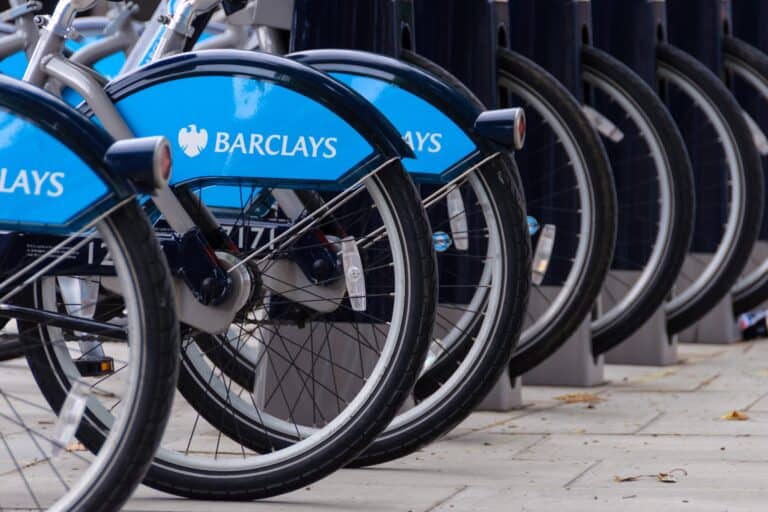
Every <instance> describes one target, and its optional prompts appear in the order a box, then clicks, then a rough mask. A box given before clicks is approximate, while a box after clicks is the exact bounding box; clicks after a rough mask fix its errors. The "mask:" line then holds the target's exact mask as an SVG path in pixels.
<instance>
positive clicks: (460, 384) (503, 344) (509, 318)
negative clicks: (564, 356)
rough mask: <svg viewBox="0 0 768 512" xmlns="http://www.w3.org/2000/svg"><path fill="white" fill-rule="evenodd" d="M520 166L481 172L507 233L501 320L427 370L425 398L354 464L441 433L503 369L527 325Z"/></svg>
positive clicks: (419, 391)
mask: <svg viewBox="0 0 768 512" xmlns="http://www.w3.org/2000/svg"><path fill="white" fill-rule="evenodd" d="M516 172H517V171H516V168H515V167H514V161H513V160H512V159H511V158H508V159H507V158H505V159H499V160H496V161H494V162H493V163H491V164H489V165H487V166H485V167H484V168H482V169H480V170H478V171H477V172H476V175H477V181H479V182H481V183H482V187H483V189H484V191H485V193H486V195H487V197H488V201H489V203H491V204H492V205H493V208H494V209H495V210H496V212H497V213H496V215H495V218H496V220H497V222H498V223H499V227H500V231H501V232H502V233H504V236H503V237H502V240H503V245H504V247H499V248H498V250H499V253H500V255H501V256H500V259H501V260H502V262H503V263H502V264H501V265H500V268H501V271H500V272H499V273H498V274H494V276H493V279H494V280H500V282H501V286H502V287H503V288H502V290H503V295H502V296H506V297H508V300H504V301H503V303H502V305H500V307H499V308H498V311H497V312H495V313H494V315H493V316H495V317H496V321H495V322H494V323H493V325H492V327H491V329H490V331H489V332H488V334H487V335H483V336H482V337H479V338H478V339H476V340H474V343H462V344H461V345H462V347H460V348H459V350H457V351H455V352H454V353H453V354H452V357H448V358H444V359H443V361H442V362H441V364H440V365H438V367H437V368H432V369H431V370H430V371H428V372H426V373H425V374H424V375H422V377H421V378H420V379H419V382H418V384H417V386H416V390H415V393H414V394H415V395H416V398H417V400H420V402H419V403H418V404H417V405H416V408H415V409H412V410H409V411H405V412H404V413H403V414H402V416H399V417H398V418H396V419H395V421H394V422H393V424H392V425H390V426H389V427H388V428H387V430H385V431H384V432H383V433H382V434H381V435H380V436H379V437H377V438H376V440H375V441H374V442H373V443H372V444H371V445H370V446H369V447H368V448H367V449H366V450H365V451H364V452H363V454H362V455H360V456H359V457H358V458H357V459H355V461H354V462H353V463H352V465H353V466H356V467H360V466H369V465H373V464H381V463H384V462H387V461H391V460H394V459H397V458H399V457H403V456H405V455H408V454H410V453H413V452H414V451H416V450H418V449H419V448H421V447H423V446H425V445H426V444H428V443H430V442H432V441H434V440H436V439H438V438H440V437H442V436H443V435H444V434H446V433H447V432H449V431H450V430H451V429H453V427H455V426H456V425H457V424H458V423H460V422H461V421H462V420H464V419H465V418H466V417H467V416H469V415H470V414H471V413H472V412H473V411H474V410H475V408H476V407H477V406H478V405H479V404H480V402H481V401H482V400H483V399H484V398H485V396H486V395H487V394H488V392H489V391H490V390H491V388H492V387H493V386H494V384H495V383H496V382H497V381H498V379H499V377H500V376H501V375H502V373H504V370H505V369H506V367H507V364H508V362H509V358H510V356H511V355H512V351H513V350H514V347H515V342H516V340H517V338H518V336H519V333H520V329H521V327H522V320H523V318H524V313H525V307H526V304H527V296H528V291H529V283H530V237H529V236H528V232H527V221H526V215H525V211H524V204H525V203H524V199H523V198H522V194H521V192H520V190H519V189H518V188H517V186H516V184H515V182H516V180H515V179H514V178H513V176H514V173H516ZM439 261H440V258H439V257H438V264H439ZM468 352H470V353H471V354H472V355H471V357H469V356H467V353H468ZM465 356H467V357H465Z"/></svg>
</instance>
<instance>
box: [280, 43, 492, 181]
mask: <svg viewBox="0 0 768 512" xmlns="http://www.w3.org/2000/svg"><path fill="white" fill-rule="evenodd" d="M290 57H291V58H293V59H296V60H298V61H299V62H302V63H304V64H309V65H310V66H313V67H315V68H316V69H318V70H321V71H323V72H325V73H328V74H330V75H331V76H333V77H334V78H336V79H337V80H339V81H341V82H343V83H344V84H346V85H347V86H349V87H350V88H352V89H353V90H355V91H356V92H357V93H358V94H360V95H362V96H363V97H365V98H366V99H367V100H368V101H370V102H371V103H372V104H373V105H374V106H375V107H376V108H377V109H379V110H380V111H381V113H382V114H384V116H385V117H386V118H387V119H388V120H389V121H390V122H391V123H392V124H393V125H395V127H396V128H397V129H398V131H399V132H400V134H401V136H402V137H403V139H404V140H405V142H406V143H407V144H408V145H409V146H410V147H411V148H412V149H413V151H414V153H415V154H416V156H417V158H416V159H415V160H404V161H403V162H404V165H405V167H406V169H407V170H408V171H409V172H410V173H411V174H412V175H413V177H414V179H415V180H416V181H422V182H438V183H439V182H446V181H448V180H450V179H451V178H452V177H453V176H455V175H456V174H457V173H459V172H462V171H463V170H465V169H467V168H468V167H469V166H471V165H473V164H475V163H477V162H478V161H479V160H480V159H481V158H482V156H483V155H485V154H488V153H490V152H495V151H497V149H496V148H494V147H492V146H491V145H489V143H488V141H485V140H483V139H482V138H480V137H479V136H477V135H476V134H475V132H474V123H475V120H476V119H477V116H478V115H480V113H481V110H479V109H478V106H477V105H476V104H475V103H473V102H470V101H469V100H468V99H467V98H466V97H465V96H463V95H462V93H461V92H459V91H456V90H454V89H453V88H451V87H450V86H449V85H447V84H445V83H443V82H441V81H440V80H438V79H437V78H436V77H435V76H433V75H431V74H430V73H428V72H426V71H424V70H422V69H420V68H418V67H415V66H412V65H410V64H407V63H405V62H403V61H399V60H397V59H393V58H390V57H385V56H382V55H377V54H372V53H368V52H361V51H355V50H311V51H304V52H300V53H295V54H292V55H290Z"/></svg>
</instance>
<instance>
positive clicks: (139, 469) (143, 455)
mask: <svg viewBox="0 0 768 512" xmlns="http://www.w3.org/2000/svg"><path fill="white" fill-rule="evenodd" d="M102 226H103V228H102V230H103V232H104V233H108V236H109V238H112V239H113V241H114V244H115V247H119V248H120V251H121V253H122V255H123V259H124V263H122V265H125V267H126V268H127V272H126V275H130V276H131V280H132V284H133V287H134V290H135V291H134V293H135V295H136V296H137V298H138V301H139V302H137V304H139V305H140V307H138V308H137V311H136V314H138V315H139V318H140V320H139V322H137V323H136V324H135V325H134V326H132V327H133V328H135V329H137V330H140V332H132V333H131V334H132V335H133V336H134V337H135V339H136V340H142V341H140V342H139V343H140V344H141V345H142V347H145V348H143V352H144V353H143V357H139V358H134V359H133V362H134V364H135V367H133V368H132V369H131V372H133V374H134V375H136V376H137V377H138V378H139V379H140V382H139V383H138V388H137V395H136V398H135V399H134V400H133V405H132V407H131V409H130V411H124V415H125V419H124V420H123V419H122V418H121V421H120V422H118V425H120V424H122V426H121V427H119V430H116V431H114V432H111V431H110V426H109V425H108V424H107V423H105V422H103V421H102V418H101V417H99V416H98V414H97V413H92V412H90V411H86V413H85V416H84V417H83V421H82V422H81V423H80V427H79V429H78V432H77V438H78V440H80V441H81V442H82V443H83V444H84V445H85V446H86V447H87V448H88V449H89V450H91V451H92V452H94V453H96V452H98V451H99V450H101V449H102V446H105V442H106V443H107V444H106V446H108V449H105V452H106V451H108V452H109V455H110V461H109V462H108V463H107V464H106V465H103V466H102V467H101V469H102V470H101V471H100V472H96V473H94V472H91V477H92V479H91V480H90V481H89V482H88V488H87V489H84V490H83V491H82V492H81V493H80V494H79V495H76V496H73V497H72V499H71V500H70V501H69V502H68V503H66V505H63V504H62V506H64V507H65V509H67V510H104V511H112V510H118V509H119V508H121V507H122V505H123V504H124V503H125V501H127V500H128V498H129V497H130V495H131V494H132V493H133V491H134V489H135V488H136V486H137V485H138V484H139V483H140V480H141V476H142V475H144V474H145V473H146V472H147V470H148V469H149V466H150V464H151V462H152V458H153V456H154V453H155V450H156V449H157V447H158V446H159V444H160V440H161V438H162V436H163V432H164V431H165V427H166V424H167V421H168V418H169V415H170V412H171V404H172V402H173V394H174V391H175V389H176V379H177V376H178V368H179V367H178V359H179V358H178V354H179V341H178V340H179V331H178V322H177V320H176V312H175V307H174V305H173V302H172V297H173V294H172V292H171V281H170V278H169V275H170V271H169V270H168V265H167V263H166V261H165V257H164V256H163V254H162V253H161V251H160V246H159V244H158V243H157V240H156V239H155V237H154V234H153V232H152V230H151V228H150V224H149V220H148V219H147V217H146V215H145V214H144V213H143V212H142V211H141V209H140V207H139V206H138V204H137V203H135V202H131V203H128V204H126V205H124V206H122V207H121V208H119V209H118V210H116V211H115V212H113V213H112V214H110V215H109V217H107V218H106V219H104V221H102ZM106 236H107V235H105V237H106ZM113 258H115V256H114V255H113ZM158 291H160V292H161V293H158ZM40 293H41V292H40V289H39V288H38V287H34V289H32V288H31V289H29V290H28V292H27V293H26V298H27V300H29V301H30V302H29V304H32V305H33V304H35V303H36V302H35V301H37V300H39V298H38V297H39V296H40ZM37 329H39V327H36V325H32V324H25V323H22V322H20V324H19V331H20V332H30V331H32V330H37ZM46 331H47V330H46ZM41 336H48V334H44V333H41ZM30 341H31V343H33V346H32V347H30V350H28V351H27V353H26V355H27V361H28V363H29V366H30V369H31V371H32V374H33V376H34V379H35V381H36V382H37V384H38V386H39V387H40V390H41V391H42V393H43V395H44V396H45V398H46V400H47V401H48V403H49V404H50V406H51V408H52V409H53V410H54V411H59V410H60V409H61V407H62V405H63V403H64V400H65V399H66V397H67V393H68V390H69V386H70V385H71V384H70V382H69V381H68V380H67V379H64V380H62V379H61V378H60V377H61V375H62V374H64V373H66V372H68V371H70V372H71V371H72V370H71V369H66V368H64V367H62V366H60V364H61V361H62V360H61V359H59V357H58V356H53V355H52V353H53V352H54V349H53V348H52V345H53V344H52V343H39V342H37V343H35V340H30ZM69 375H71V373H70V374H69ZM133 475H136V476H137V477H136V478H133V477H132V476H133Z"/></svg>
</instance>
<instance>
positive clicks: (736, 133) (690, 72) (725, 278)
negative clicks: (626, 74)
mask: <svg viewBox="0 0 768 512" xmlns="http://www.w3.org/2000/svg"><path fill="white" fill-rule="evenodd" d="M657 76H658V77H659V79H660V80H663V81H664V82H666V83H668V84H674V85H676V86H677V87H678V88H681V90H682V92H683V94H684V95H686V96H687V97H688V98H691V99H692V100H693V101H695V102H696V105H698V106H700V107H701V108H703V109H706V110H704V112H705V115H706V116H707V118H708V120H709V121H710V123H711V124H712V126H713V127H714V128H715V130H717V135H718V139H719V141H720V142H721V144H724V146H723V147H724V153H725V155H726V157H727V158H729V159H730V160H731V165H730V166H729V171H728V172H729V175H728V177H729V183H730V190H731V191H732V193H733V194H735V195H734V198H735V200H733V201H732V202H733V203H734V204H733V205H732V207H731V209H732V211H731V212H729V214H728V215H729V220H728V222H727V224H726V231H725V234H724V239H722V240H721V241H720V242H719V246H718V248H717V252H716V253H715V256H714V257H713V258H712V260H711V261H710V262H709V263H708V265H707V266H706V268H705V269H704V271H703V272H702V273H701V274H700V275H699V277H697V278H696V279H694V280H693V281H692V282H693V283H694V284H693V285H692V286H689V287H687V288H686V289H685V290H684V291H683V292H682V293H680V294H679V295H677V296H675V297H673V298H671V299H670V301H668V302H667V305H666V311H667V329H668V331H669V332H670V333H671V334H674V333H677V332H680V331H681V330H683V329H685V328H687V327H689V326H691V325H693V324H694V323H695V322H696V321H697V320H699V319H701V318H702V317H703V316H704V315H706V314H707V312H708V311H710V310H711V309H712V308H713V307H715V305H717V303H718V302H719V301H720V300H722V299H723V298H724V297H725V296H726V295H727V294H728V293H729V291H730V289H731V288H732V286H733V285H734V284H735V282H736V280H737V279H738V277H739V274H740V273H741V271H742V269H743V268H744V266H745V265H746V263H747V261H748V259H749V255H750V253H751V251H752V247H753V246H754V243H755V241H756V240H757V237H758V230H759V227H760V223H761V222H762V214H763V175H762V166H761V163H760V157H759V155H758V153H757V149H756V148H755V145H754V142H753V140H752V136H751V133H750V131H749V127H748V125H747V123H746V121H745V120H744V118H743V117H742V113H741V108H740V107H739V105H738V103H736V99H735V98H734V97H733V95H732V94H731V93H730V91H728V89H727V88H726V87H725V85H724V84H723V82H722V81H720V79H719V78H718V77H717V76H716V75H715V74H714V73H712V72H711V71H710V70H709V69H708V68H706V67H705V66H704V65H703V64H701V63H700V62H699V61H697V60H696V59H694V58H693V57H691V56H690V55H688V54H687V53H685V52H683V51H682V50H680V49H678V48H676V47H674V46H671V45H668V44H659V45H658V46H657ZM683 136H684V137H685V134H683ZM728 155H730V156H728ZM694 170H695V169H694ZM699 206H702V205H700V204H699ZM694 286H696V287H695V288H694ZM691 290H692V291H691Z"/></svg>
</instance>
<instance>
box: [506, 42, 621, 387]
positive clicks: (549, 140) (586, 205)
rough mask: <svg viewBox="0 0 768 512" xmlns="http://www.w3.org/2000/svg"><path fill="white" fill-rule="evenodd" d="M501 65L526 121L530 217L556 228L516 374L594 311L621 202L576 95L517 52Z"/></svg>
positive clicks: (521, 159) (510, 96) (522, 159)
mask: <svg viewBox="0 0 768 512" xmlns="http://www.w3.org/2000/svg"><path fill="white" fill-rule="evenodd" d="M498 64H499V76H498V84H499V88H500V92H501V97H502V98H503V99H504V100H505V101H506V104H508V105H514V106H520V107H522V108H524V109H525V112H526V117H527V120H528V130H527V133H528V135H527V137H526V145H525V148H524V149H523V150H522V151H519V152H517V153H516V155H515V157H516V160H517V162H518V165H519V166H520V170H521V176H522V182H523V188H524V192H525V200H526V204H527V209H528V215H530V216H532V217H534V218H535V219H536V222H537V223H538V224H539V225H541V226H545V225H551V226H553V227H554V229H555V233H556V234H555V238H554V247H553V249H552V252H551V255H550V256H549V258H548V260H547V261H537V260H534V268H536V267H537V266H539V268H540V269H543V270H546V273H545V275H544V277H543V281H542V282H541V284H539V285H534V286H533V287H532V290H531V295H530V299H529V308H528V312H527V313H526V318H525V323H524V327H523V334H522V336H521V340H520V343H519V344H518V348H517V349H516V351H515V354H514V355H513V357H512V361H511V362H510V372H511V375H512V376H516V375H521V374H523V373H524V372H526V371H528V370H530V369H532V368H533V367H535V366H536V365H538V364H539V363H541V362H542V361H544V360H545V359H546V358H547V357H549V356H550V355H551V354H552V353H554V352H555V351H556V350H557V349H558V348H559V347H560V346H561V345H562V344H563V343H565V341H566V340H567V339H568V337H569V336H570V335H571V334H572V333H573V332H574V331H575V330H576V329H577V328H578V327H579V325H580V324H581V323H582V322H584V321H585V320H586V319H587V317H588V315H589V314H590V311H591V310H592V306H593V304H594V303H595V300H596V299H597V297H598V296H599V294H600V289H601V286H602V283H603V280H604V279H605V276H606V273H607V272H608V269H609V266H610V262H611V258H612V257H613V247H614V242H615V238H616V211H617V209H616V208H617V207H616V195H615V192H614V189H613V183H612V178H611V168H610V164H609V162H608V157H607V155H606V153H605V149H604V147H603V144H602V142H601V141H600V139H599V138H598V136H597V134H596V133H595V131H594V130H593V128H592V126H591V125H590V124H589V122H588V121H587V119H586V117H585V116H584V114H583V113H582V111H581V107H580V106H579V104H578V102H577V101H576V99H575V98H574V97H573V95H571V94H570V93H569V92H568V91H567V90H566V89H565V88H564V87H563V86H562V85H561V84H560V83H559V82H557V80H556V79H555V78H554V77H552V75H550V74H549V73H547V72H546V71H545V70H544V69H542V68H541V67H540V66H538V65H537V64H536V63H534V62H532V61H530V60H528V59H526V58H525V57H522V56H520V55H518V54H516V53H513V52H510V51H507V50H503V49H502V50H499V59H498ZM542 232H544V230H542V231H541V232H540V234H539V235H537V236H536V237H534V240H533V244H534V246H536V245H537V244H539V239H540V237H541V236H542V235H541V233H542ZM547 264H548V266H547Z"/></svg>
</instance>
